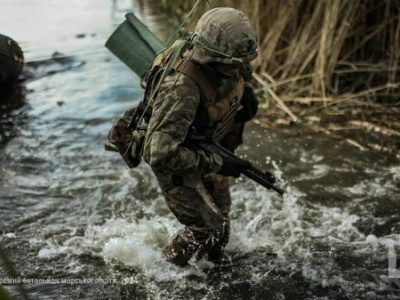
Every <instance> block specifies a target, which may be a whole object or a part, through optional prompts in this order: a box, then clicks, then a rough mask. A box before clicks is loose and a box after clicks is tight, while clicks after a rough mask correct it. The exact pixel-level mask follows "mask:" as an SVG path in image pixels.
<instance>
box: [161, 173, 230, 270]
mask: <svg viewBox="0 0 400 300" xmlns="http://www.w3.org/2000/svg"><path fill="white" fill-rule="evenodd" d="M192 186H193V187H188V186H176V187H173V188H170V189H168V190H167V191H164V196H165V199H166V201H167V204H168V206H169V208H170V209H171V211H172V212H173V214H174V215H175V216H176V218H177V219H178V221H179V222H181V223H182V224H184V225H186V228H185V229H184V230H182V231H181V232H179V233H178V234H177V236H176V237H175V238H174V240H173V241H172V243H171V244H170V245H169V246H168V247H167V248H166V250H165V256H166V258H167V260H168V261H170V262H172V263H175V264H177V265H185V264H187V262H188V261H189V260H190V259H191V258H192V257H194V256H195V257H196V258H200V257H201V256H202V254H203V253H204V251H206V249H207V248H208V247H209V245H211V244H212V243H213V242H212V240H214V238H213V236H214V235H215V232H218V230H219V229H220V228H221V227H222V223H223V221H224V218H223V215H222V214H221V212H220V211H219V209H218V208H217V206H216V205H215V203H214V202H213V200H212V198H211V196H210V194H209V193H208V192H207V190H206V189H205V187H204V185H203V183H202V182H201V181H199V182H197V183H195V184H194V183H193V185H192Z"/></svg>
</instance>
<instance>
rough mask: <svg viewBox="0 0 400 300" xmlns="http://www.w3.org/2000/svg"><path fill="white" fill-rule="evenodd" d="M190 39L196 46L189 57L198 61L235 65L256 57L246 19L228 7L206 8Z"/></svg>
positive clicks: (242, 14) (254, 35)
mask: <svg viewBox="0 0 400 300" xmlns="http://www.w3.org/2000/svg"><path fill="white" fill-rule="evenodd" d="M192 42H193V44H194V45H195V46H196V47H195V50H194V53H193V59H194V60H195V61H197V62H198V63H200V64H207V63H211V62H217V63H225V64H237V63H244V62H248V61H251V60H253V59H254V58H256V57H257V37H256V33H255V30H254V27H253V25H252V24H251V21H250V19H249V18H248V17H247V16H246V15H245V14H244V13H243V12H241V11H240V10H237V9H234V8H230V7H217V8H214V9H212V10H209V11H207V12H206V13H205V14H204V15H203V16H202V17H201V18H200V20H199V21H198V23H197V25H196V28H195V30H194V32H193V35H192Z"/></svg>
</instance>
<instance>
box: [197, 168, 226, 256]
mask: <svg viewBox="0 0 400 300" xmlns="http://www.w3.org/2000/svg"><path fill="white" fill-rule="evenodd" d="M203 182H204V186H205V187H206V188H207V190H208V191H209V193H210V194H211V196H212V198H213V199H214V202H215V204H216V205H217V206H218V208H219V209H220V211H221V213H222V214H223V216H224V222H223V229H222V230H221V231H220V233H221V235H220V236H218V237H217V239H216V241H215V242H214V243H213V244H212V245H210V247H209V248H208V249H207V252H208V259H209V260H211V261H215V262H219V261H220V260H222V258H223V255H224V248H225V246H226V245H227V244H228V242H229V235H230V219H229V211H230V208H231V195H230V192H229V181H228V178H227V177H225V176H222V175H218V174H215V173H212V174H208V175H206V176H205V177H204V179H203Z"/></svg>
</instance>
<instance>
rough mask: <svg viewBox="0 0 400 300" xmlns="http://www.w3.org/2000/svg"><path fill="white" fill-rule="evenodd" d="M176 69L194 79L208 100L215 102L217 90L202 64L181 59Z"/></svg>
mask: <svg viewBox="0 0 400 300" xmlns="http://www.w3.org/2000/svg"><path fill="white" fill-rule="evenodd" d="M175 69H176V70H178V71H179V72H182V73H183V74H185V75H186V76H188V77H189V78H190V79H192V80H193V81H194V82H195V83H196V84H197V85H198V87H199V88H200V90H201V91H202V92H203V93H204V96H205V97H206V98H207V101H208V102H210V101H212V102H214V100H215V95H216V91H215V89H214V88H213V87H212V85H211V82H210V81H209V79H208V78H207V76H206V75H205V74H204V73H203V71H202V70H201V68H200V66H198V65H197V64H195V63H194V62H192V61H190V60H181V61H180V62H179V63H178V65H177V67H176V68H175Z"/></svg>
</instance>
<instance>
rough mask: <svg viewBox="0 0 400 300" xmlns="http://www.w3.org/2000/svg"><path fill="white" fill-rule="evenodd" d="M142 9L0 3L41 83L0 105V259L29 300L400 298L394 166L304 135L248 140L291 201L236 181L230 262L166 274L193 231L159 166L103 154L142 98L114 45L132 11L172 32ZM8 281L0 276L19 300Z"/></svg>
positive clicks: (0, 23)
mask: <svg viewBox="0 0 400 300" xmlns="http://www.w3.org/2000/svg"><path fill="white" fill-rule="evenodd" d="M140 2H144V1H137V2H136V1H106V0H68V1H62V0H54V1H50V0H2V1H1V3H0V31H1V33H2V34H6V35H9V36H11V37H13V38H14V39H15V40H17V41H18V42H19V43H20V45H21V46H22V48H23V50H24V53H25V58H26V60H27V61H28V62H29V63H28V71H29V74H30V75H29V77H30V79H28V80H27V81H26V83H25V84H24V87H23V88H21V90H19V91H17V92H16V94H15V95H13V96H12V97H11V103H9V104H4V103H1V109H0V115H1V119H0V245H1V247H2V248H3V249H5V250H6V252H7V253H8V256H9V258H10V259H11V260H12V261H13V262H14V264H15V266H16V267H17V269H18V270H19V271H20V276H19V277H18V278H19V279H18V278H17V279H18V280H20V281H21V282H24V283H25V287H26V288H27V289H28V292H29V295H30V297H31V299H41V300H43V299H59V300H64V299H93V300H94V299H204V300H205V299H277V300H278V299H279V300H283V299H315V300H317V299H320V300H327V299H371V300H372V299H373V300H377V299H400V279H398V278H400V263H397V265H398V266H399V271H398V270H396V269H394V268H395V265H393V263H394V264H395V263H396V258H395V257H394V256H391V257H393V260H391V261H392V264H391V265H392V272H391V273H389V269H388V267H389V250H390V251H391V253H392V254H393V255H394V254H395V252H396V250H397V252H398V253H399V254H400V234H399V233H400V223H399V222H400V163H399V161H398V159H396V157H394V156H393V157H392V156H388V155H383V154H376V153H370V152H361V151H360V150H359V149H357V148H355V147H352V146H351V145H349V144H346V143H342V142H338V141H337V140H334V139H332V138H331V137H329V136H326V135H323V134H316V133H313V132H311V131H309V130H307V129H306V128H305V127H302V126H300V125H296V126H293V127H286V128H275V129H270V128H263V127H261V126H260V125H257V124H256V123H251V124H249V126H248V127H247V129H246V135H245V145H244V146H242V147H241V148H240V149H239V154H240V155H242V156H243V157H245V158H247V159H249V160H250V161H252V162H253V163H254V164H256V165H257V166H259V167H260V168H264V169H269V170H271V171H273V172H274V173H275V174H276V176H277V177H278V178H279V183H278V184H279V186H280V187H282V188H284V189H285V190H286V194H285V195H284V197H283V198H282V197H280V196H279V195H277V194H276V193H275V192H273V191H268V190H266V189H264V188H263V187H261V186H258V185H257V184H255V183H253V182H251V181H249V180H247V179H246V178H243V177H242V178H240V179H238V180H236V181H232V188H231V192H232V198H233V204H232V211H231V217H232V233H231V240H230V242H229V244H228V246H227V254H228V256H229V257H230V259H231V263H228V264H226V265H224V266H222V267H215V266H213V265H212V264H211V263H209V262H207V261H200V262H198V263H193V264H192V265H191V266H190V267H186V268H179V267H175V266H173V265H171V264H169V263H167V262H165V261H164V260H163V258H162V256H161V250H162V249H163V248H164V247H165V246H166V245H167V244H168V241H169V240H171V238H172V237H173V236H174V234H175V233H176V232H177V231H179V230H180V229H181V228H182V226H181V225H180V224H179V223H178V222H177V221H176V220H175V218H174V217H173V216H172V214H171V213H170V212H169V210H168V208H167V206H166V204H165V202H164V200H163V197H162V195H161V193H160V190H159V188H158V186H157V183H156V181H155V178H154V176H153V175H152V173H151V171H150V169H149V167H148V166H146V165H145V164H144V163H142V164H140V165H139V167H138V168H136V169H132V170H129V169H128V168H127V167H125V165H124V163H123V162H122V160H121V159H120V158H119V157H118V155H116V154H114V153H111V152H106V151H104V144H105V143H106V135H107V132H108V129H109V128H110V125H111V122H112V119H113V118H114V117H115V116H117V115H120V114H121V113H122V112H123V111H124V110H125V109H127V108H128V107H130V106H131V105H132V104H134V103H136V102H138V101H139V100H140V98H141V96H142V93H143V91H142V89H141V87H140V84H139V81H138V78H137V77H136V75H135V74H133V73H132V72H131V71H130V70H129V69H128V68H127V67H125V66H124V65H123V64H122V63H121V62H120V61H119V60H118V59H117V58H115V57H114V56H113V55H112V54H111V53H110V52H108V50H106V49H105V48H104V43H105V41H106V39H107V38H108V36H109V35H110V34H111V32H112V31H113V30H114V29H115V28H116V27H117V25H118V24H119V23H121V22H122V21H123V20H124V14H125V13H126V12H128V11H134V12H135V13H136V14H137V15H138V16H139V17H140V18H141V19H142V20H144V21H145V22H146V24H147V25H149V26H150V27H151V28H152V29H153V30H154V31H155V32H156V33H157V34H158V35H160V36H166V35H168V34H169V33H170V31H169V30H166V29H165V28H166V25H165V24H167V23H165V18H163V17H160V13H159V12H158V13H155V12H157V11H158V10H157V9H153V8H152V9H150V8H149V6H148V5H149V4H148V3H149V2H146V3H147V4H146V3H145V4H143V3H140ZM150 3H152V2H151V1H150ZM56 52H57V53H58V54H57V55H56V58H52V55H53V54H54V53H56ZM398 261H400V260H398ZM392 277H398V278H392ZM10 278H11V277H10V275H9V274H7V271H6V269H5V268H2V269H0V279H1V280H2V282H3V283H4V285H5V286H6V288H7V290H8V291H9V292H10V293H11V295H12V296H13V299H21V298H22V297H21V294H20V292H19V289H18V285H15V284H12V283H10V282H9V280H10Z"/></svg>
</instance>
